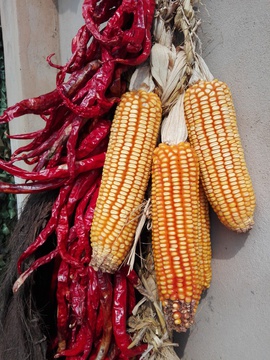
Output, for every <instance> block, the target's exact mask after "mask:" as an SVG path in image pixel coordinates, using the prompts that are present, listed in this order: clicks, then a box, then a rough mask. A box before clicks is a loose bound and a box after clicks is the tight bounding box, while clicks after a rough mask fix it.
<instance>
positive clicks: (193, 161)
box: [151, 142, 205, 331]
mask: <svg viewBox="0 0 270 360" xmlns="http://www.w3.org/2000/svg"><path fill="white" fill-rule="evenodd" d="M174 170H176V171H174ZM164 179H165V180H164ZM174 181H175V182H176V183H177V186H173V184H174ZM164 184H166V189H167V187H168V186H167V185H168V184H170V186H169V187H168V189H169V190H168V191H167V190H166V191H164ZM151 199H152V246H153V255H154V263H155V272H156V278H157V286H158V291H159V296H160V300H161V301H162V303H163V307H164V312H165V314H166V319H167V323H168V326H169V328H170V329H173V330H176V331H186V329H187V328H188V327H189V325H190V324H191V322H192V321H193V318H194V314H195V309H196V307H197V303H198V302H199V299H200V296H201V292H202V290H203V288H204V287H205V286H204V279H203V276H202V275H201V274H200V271H201V269H200V260H199V258H198V255H199V250H198V244H197V242H198V224H199V219H198V216H199V205H198V204H199V165H198V162H197V156H196V154H195V151H194V150H193V149H192V148H191V147H190V144H189V143H188V142H185V143H180V144H178V145H171V146H170V145H167V144H160V145H159V146H158V147H157V148H156V149H155V151H154V155H153V165H152V194H151ZM176 199H177V201H176ZM171 209H172V210H173V211H171ZM163 224H164V225H165V229H166V231H160V229H161V228H162V229H163V226H164V225H163ZM165 267H166V271H164V268H165ZM176 310H177V311H178V312H176ZM175 314H179V316H178V315H177V318H176V317H175ZM184 314H188V315H184Z"/></svg>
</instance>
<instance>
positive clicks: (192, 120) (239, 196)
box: [184, 80, 255, 232]
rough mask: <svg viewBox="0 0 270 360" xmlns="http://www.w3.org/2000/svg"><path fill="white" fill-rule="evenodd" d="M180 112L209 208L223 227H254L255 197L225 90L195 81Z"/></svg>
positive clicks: (219, 85)
mask: <svg viewBox="0 0 270 360" xmlns="http://www.w3.org/2000/svg"><path fill="white" fill-rule="evenodd" d="M184 110H185V118H186V122H187V128H188V136H189V140H190V143H191V145H192V146H193V147H194V149H195V151H196V153H197V155H198V158H199V163H200V170H201V178H202V183H203V186H204V190H205V193H206V195H207V198H208V200H209V202H210V204H211V206H212V207H213V209H214V211H215V212H216V213H217V215H218V217H219V219H220V221H221V222H222V223H223V224H224V225H225V226H227V227H228V228H230V229H232V230H235V231H237V232H245V231H248V230H249V229H250V228H251V227H252V225H253V223H254V221H253V214H254V209H255V195H254V191H253V188H252V183H251V179H250V176H249V173H248V170H247V167H246V163H245V159H244V152H243V148H242V145H241V141H240V136H239V133H238V128H237V123H236V116H235V109H234V105H233V101H232V96H231V92H230V90H229V88H228V86H227V85H226V84H225V83H224V82H221V81H218V80H213V81H199V82H198V83H196V84H194V85H193V86H191V87H190V88H189V89H188V90H187V91H186V94H185V99H184Z"/></svg>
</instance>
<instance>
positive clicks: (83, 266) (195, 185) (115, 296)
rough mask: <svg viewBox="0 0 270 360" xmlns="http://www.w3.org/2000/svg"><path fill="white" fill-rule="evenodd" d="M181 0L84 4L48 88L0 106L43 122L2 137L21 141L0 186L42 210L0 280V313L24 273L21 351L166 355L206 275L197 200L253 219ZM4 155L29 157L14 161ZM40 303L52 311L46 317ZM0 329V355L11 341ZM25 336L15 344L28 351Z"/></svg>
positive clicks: (242, 225)
mask: <svg viewBox="0 0 270 360" xmlns="http://www.w3.org/2000/svg"><path fill="white" fill-rule="evenodd" d="M194 4H195V1H194V2H192V1H188V0H184V1H180V0H176V1H166V0H157V1H156V4H154V2H153V1H150V0H149V1H140V0H138V1H133V2H131V1H125V0H123V1H118V2H116V3H115V2H112V1H100V2H96V1H90V0H88V1H85V2H84V5H83V15H84V18H85V25H84V26H83V27H82V28H81V29H80V30H79V32H78V34H77V36H76V37H75V38H74V39H73V42H72V49H73V55H72V58H71V59H70V61H69V62H68V63H67V64H66V65H65V66H57V67H58V69H59V72H58V75H57V88H56V90H55V91H53V92H52V93H50V94H46V95H43V96H40V97H38V98H35V99H30V100H24V101H22V102H20V103H19V104H16V105H14V106H13V107H11V108H9V109H7V111H6V112H5V113H4V114H3V116H2V117H1V118H0V121H1V122H8V121H10V120H12V118H14V117H18V116H21V115H23V114H26V113H35V114H38V115H40V116H41V117H42V119H44V121H45V123H46V125H45V128H44V129H43V130H42V131H40V132H37V133H31V134H27V135H16V137H17V138H27V139H33V140H32V142H31V143H30V144H29V145H27V146H24V147H22V148H20V149H19V150H18V151H16V152H15V153H14V154H13V156H12V159H11V160H10V161H9V162H0V168H2V169H4V170H6V171H9V172H10V173H11V174H13V175H16V176H20V177H21V178H22V179H25V180H26V182H25V184H20V185H7V184H3V183H2V184H1V186H0V189H1V190H2V191H5V192H14V193H19V192H27V193H36V192H41V191H43V190H46V191H50V192H51V194H52V197H51V198H50V204H51V211H48V208H47V207H46V211H45V212H43V214H42V216H43V217H42V221H41V214H40V213H39V214H38V213H37V218H35V221H34V222H35V223H36V224H38V226H37V227H36V228H35V231H32V233H31V236H28V235H29V234H28V235H27V234H26V238H28V240H27V241H26V242H25V244H24V249H21V248H20V251H21V250H22V253H21V254H20V255H19V259H16V258H15V257H14V259H13V261H12V262H11V264H12V265H11V266H13V271H12V274H13V275H12V277H10V276H9V277H8V278H6V279H8V280H5V281H4V283H3V286H2V289H4V290H5V293H7V295H5V297H4V299H5V300H4V302H3V303H2V304H4V306H9V313H10V314H12V311H13V312H14V307H13V308H12V307H11V306H10V305H8V304H12V301H15V300H14V299H16V297H18V296H19V295H20V294H23V291H25V292H26V289H27V286H30V287H29V288H28V298H30V299H31V301H32V302H31V304H32V303H34V306H36V308H35V310H36V313H38V312H40V314H39V316H35V317H34V316H33V314H32V309H31V308H30V311H27V310H29V309H25V308H23V311H24V318H23V319H24V320H25V319H26V318H27V319H29V320H30V322H31V324H35V326H32V328H30V329H24V330H22V331H24V334H23V336H21V338H24V339H27V341H28V342H30V341H31V336H32V337H33V338H34V339H35V343H36V344H39V346H40V344H43V346H40V348H41V349H39V352H40V353H42V354H43V355H42V354H41V355H40V356H39V357H38V356H36V355H35V356H33V355H30V357H31V356H32V358H35V359H39V358H40V359H42V358H52V357H54V358H58V357H64V358H66V359H74V360H75V359H77V360H79V359H128V358H138V357H140V358H141V359H177V358H178V357H177V355H176V353H175V351H174V345H175V344H174V343H173V341H172V332H173V331H174V330H176V331H179V332H182V331H186V330H187V329H188V328H189V327H190V326H191V325H192V324H193V322H194V316H195V313H196V310H197V307H198V304H199V301H200V298H201V295H202V293H203V291H204V290H205V289H207V288H208V287H209V286H210V281H211V242H210V222H209V208H208V202H209V203H210V204H211V206H212V208H213V209H214V210H215V211H216V212H217V214H218V216H219V218H220V220H221V221H222V222H223V223H224V224H225V225H226V226H228V227H229V228H231V229H233V230H236V231H238V232H243V231H247V230H248V229H250V228H251V226H252V224H253V212H254V207H255V197H254V193H253V190H252V185H251V182H250V178H249V175H248V172H247V169H246V165H245V161H244V156H243V150H242V147H241V143H240V139H239V135H238V132H237V126H236V120H235V112H234V108H233V104H232V100H231V95H230V92H229V90H228V88H227V86H226V85H225V84H224V83H222V82H220V81H218V80H214V79H213V76H212V75H211V73H210V72H209V70H208V68H207V66H206V64H205V63H204V61H203V59H202V58H201V57H200V55H199V54H198V48H199V39H198V36H197V28H198V26H199V24H200V21H199V20H198V19H197V18H196V16H195V12H194V9H193V6H194ZM154 5H155V9H154ZM153 19H154V20H153ZM152 20H153V21H152ZM101 24H102V25H103V26H100V25H101ZM150 29H151V31H152V33H150ZM151 38H152V39H153V41H150V39H151ZM49 62H50V63H51V64H52V62H51V59H50V58H49ZM52 65H53V64H52ZM54 66H55V65H54ZM128 69H129V70H131V72H132V76H131V78H129V77H128V74H129V73H128V72H127V70H128ZM67 74H70V76H69V79H68V80H66V77H67ZM125 85H126V86H125ZM128 86H129V91H128V92H126V88H127V87H128ZM93 89H94V90H93ZM18 160H24V161H25V162H26V163H30V164H33V165H34V168H33V170H32V171H25V170H22V169H20V168H18V167H17V166H15V165H14V163H15V162H16V161H18ZM53 189H56V190H55V192H52V190H53ZM44 216H45V217H44ZM21 228H25V224H24V226H23V227H20V226H19V227H18V230H17V233H16V232H15V234H16V236H18V234H19V233H20V229H21ZM89 235H90V242H89ZM16 236H15V238H13V241H14V242H15V241H16ZM13 248H14V245H13ZM16 263H17V267H18V272H19V273H18V274H16V272H15V271H14V264H16ZM41 265H43V266H44V265H46V266H50V267H49V279H48V277H47V280H46V281H47V282H46V289H47V292H46V300H47V301H48V303H50V304H51V305H52V306H51V309H50V310H49V309H48V307H46V308H44V307H43V308H42V306H44V301H43V302H41V303H40V302H38V301H37V298H36V293H37V292H38V291H37V289H38V286H40V282H39V281H40V279H39V277H41V278H42V276H41V275H44V274H43V273H42V272H41V270H40V267H41ZM47 275H48V273H47ZM15 280H16V281H15ZM38 280H39V281H38ZM11 283H14V284H13V291H14V295H12V294H11V292H10V289H8V290H7V287H8V286H10V284H11ZM29 283H30V285H29ZM18 294H19V295H18ZM22 300H25V299H24V297H23V296H22ZM22 302H23V301H21V303H20V304H22ZM4 306H3V308H4ZM42 309H43V311H44V309H45V310H46V311H47V312H46V313H45V314H42V315H41V312H42ZM17 311H18V309H17ZM51 316H52V318H54V317H55V319H56V321H55V322H54V321H53V320H50V321H49V322H48V321H47V323H46V322H45V321H44V318H46V317H51ZM34 319H36V320H35V321H34ZM50 319H51V318H50ZM42 321H43V322H45V325H47V326H45V327H46V331H45V332H44V323H42ZM2 322H3V324H4V326H3V329H4V332H5V331H6V330H7V329H9V334H10V319H9V318H8V317H7V316H5V315H2ZM38 325H40V326H39V327H38ZM21 328H22V327H21ZM36 329H38V330H39V331H36ZM4 332H3V335H4ZM34 333H35V335H33V334H34ZM36 334H40V336H42V334H43V335H44V336H46V338H45V340H44V339H43V340H42V339H36ZM13 337H14V336H13ZM3 339H4V341H3V340H2V344H1V346H2V349H4V350H1V351H2V353H3V354H4V353H5V350H7V349H8V346H9V347H10V341H9V339H7V337H6V336H3ZM27 341H26V344H27ZM21 343H23V341H22V342H21ZM21 343H20V344H21ZM44 343H45V344H44ZM3 344H4V345H3ZM23 346H25V342H24V345H23ZM27 346H28V348H27ZM25 347H26V350H25V354H26V355H27V351H28V356H29V351H30V350H31V351H32V352H33V353H34V352H35V351H36V349H35V348H34V347H33V348H31V346H30V345H26V346H25ZM13 348H14V346H13ZM30 348H31V349H30ZM19 353H20V349H19V348H18V349H17V353H16V351H15V352H13V353H12V354H11V355H12V356H13V358H18V354H19ZM6 354H7V352H6ZM6 354H5V355H6ZM6 358H7V357H6ZM7 359H8V358H7Z"/></svg>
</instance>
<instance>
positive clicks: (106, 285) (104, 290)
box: [96, 271, 113, 360]
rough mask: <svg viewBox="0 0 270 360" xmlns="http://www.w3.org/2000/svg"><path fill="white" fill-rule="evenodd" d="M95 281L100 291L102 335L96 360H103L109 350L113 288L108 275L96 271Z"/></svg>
mask: <svg viewBox="0 0 270 360" xmlns="http://www.w3.org/2000/svg"><path fill="white" fill-rule="evenodd" d="M97 279H98V284H99V289H100V304H101V307H102V313H103V333H102V338H101V342H100V344H99V347H98V352H97V356H96V358H97V359H99V360H103V359H104V358H105V357H106V355H107V352H108V350H109V347H110V343H111V337H112V318H111V310H112V301H113V288H112V283H111V277H110V274H107V273H102V272H101V271H98V272H97Z"/></svg>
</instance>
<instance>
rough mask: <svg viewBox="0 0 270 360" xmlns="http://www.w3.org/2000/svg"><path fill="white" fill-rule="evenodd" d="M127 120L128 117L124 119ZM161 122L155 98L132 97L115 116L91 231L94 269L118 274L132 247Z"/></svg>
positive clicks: (129, 95) (133, 94)
mask: <svg viewBox="0 0 270 360" xmlns="http://www.w3.org/2000/svg"><path fill="white" fill-rule="evenodd" d="M123 114H124V115H123ZM160 121H161V101H160V99H159V97H158V96H157V95H156V94H154V93H147V92H145V91H133V92H128V93H126V94H124V95H123V96H122V99H121V101H120V103H119V105H118V107H117V109H116V111H115V116H114V119H113V122H112V127H111V134H110V140H109V144H108V150H107V155H106V159H105V164H104V168H103V173H102V181H101V185H100V190H99V196H98V199H97V204H96V208H95V212H94V219H93V224H92V228H91V235H90V239H91V245H92V249H93V254H92V259H91V262H90V265H91V266H93V267H94V268H95V269H100V270H102V271H106V272H114V271H116V270H117V269H118V267H119V266H120V265H121V264H122V263H123V261H124V259H125V257H126V255H127V253H128V251H129V249H130V247H131V245H132V241H133V237H134V234H135V230H136V226H137V222H138V215H139V214H140V211H141V209H140V205H141V204H142V203H143V199H144V193H145V190H146V187H147V184H148V180H149V176H150V171H151V161H152V154H153V151H154V149H155V146H156V142H157V137H158V132H159V127H160Z"/></svg>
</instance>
